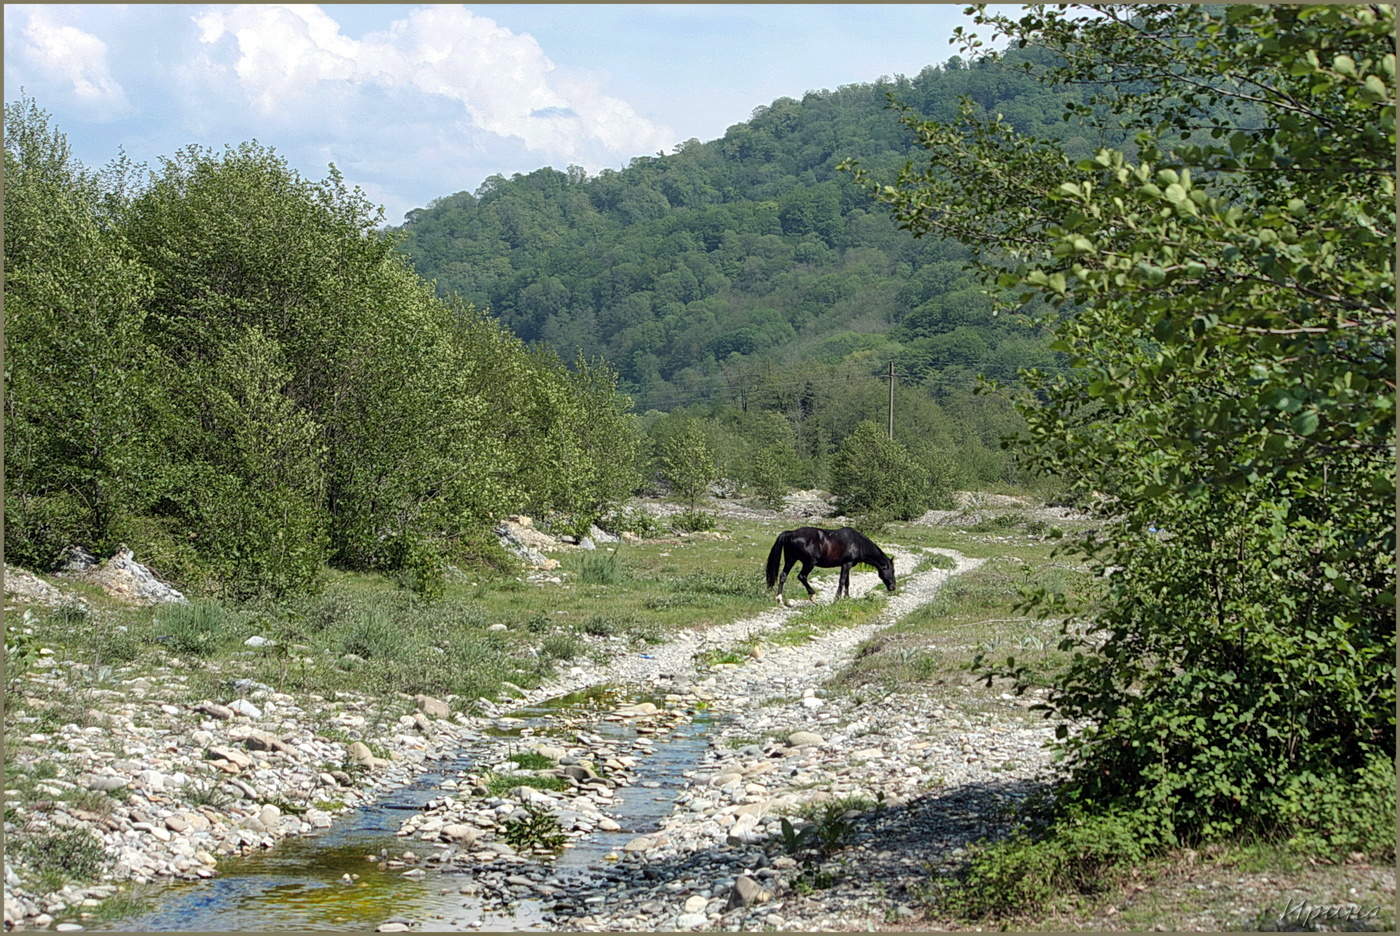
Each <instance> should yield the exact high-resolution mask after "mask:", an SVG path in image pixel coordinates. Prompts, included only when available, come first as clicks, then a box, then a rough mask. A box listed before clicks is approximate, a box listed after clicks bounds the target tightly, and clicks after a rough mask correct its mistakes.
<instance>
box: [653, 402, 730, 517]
mask: <svg viewBox="0 0 1400 936" xmlns="http://www.w3.org/2000/svg"><path fill="white" fill-rule="evenodd" d="M660 463H661V464H660V467H661V476H662V478H664V479H665V481H666V483H667V484H669V485H670V486H671V490H672V491H673V492H674V493H675V494H676V496H677V497H679V498H681V499H682V500H684V501H685V502H686V504H687V506H689V507H690V509H691V510H692V511H694V510H695V509H696V505H697V504H698V503H699V500H700V497H701V496H702V495H703V494H704V493H705V489H706V488H707V487H708V486H709V485H710V483H711V482H713V481H715V480H717V479H718V478H719V471H718V469H717V468H716V467H715V462H714V456H713V455H712V454H711V452H710V446H709V443H708V442H707V441H706V439H705V431H704V428H703V427H702V425H701V424H700V423H699V422H698V421H696V420H692V419H687V420H684V421H683V422H682V423H681V425H680V427H679V428H678V429H677V430H676V431H675V432H674V433H673V434H672V435H671V436H670V438H668V439H666V440H665V441H664V442H663V443H662V446H661V458H660Z"/></svg>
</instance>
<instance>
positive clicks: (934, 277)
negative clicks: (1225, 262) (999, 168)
mask: <svg viewBox="0 0 1400 936" xmlns="http://www.w3.org/2000/svg"><path fill="white" fill-rule="evenodd" d="M1044 55H1045V53H1044V52H1041V51H1037V50H1035V49H1026V50H1021V51H1019V52H1017V53H1015V54H1012V55H1008V56H1007V57H1006V59H1005V60H1004V61H999V62H983V61H978V62H975V63H973V64H970V65H969V64H965V63H964V62H963V61H962V60H961V59H958V58H954V59H951V60H949V61H948V62H947V63H946V64H945V65H943V66H942V67H932V66H931V67H929V68H926V69H924V70H923V71H922V72H920V73H919V75H918V76H917V77H915V78H913V79H907V78H903V77H900V78H897V79H895V80H881V81H878V82H875V83H872V84H859V85H850V86H846V87H843V88H840V89H838V90H835V91H812V92H809V93H808V94H806V95H805V96H804V97H803V98H802V100H800V101H798V100H793V99H791V98H780V99H778V100H776V101H774V102H772V103H771V104H770V105H767V106H762V107H759V108H757V109H756V110H755V111H754V113H753V117H752V119H750V120H748V121H746V122H744V123H740V124H736V125H735V126H733V127H730V128H729V130H728V131H727V132H726V133H725V135H724V137H723V138H721V139H718V140H714V141H710V142H705V143H702V142H700V141H698V140H689V141H687V142H685V143H682V144H680V145H679V146H677V147H676V151H675V152H674V153H673V154H670V155H661V154H658V155H657V156H655V157H641V158H638V159H635V160H633V161H632V163H631V165H630V166H629V167H628V168H626V169H624V170H622V171H613V170H604V171H603V172H602V173H600V174H599V175H597V176H595V177H588V176H587V175H586V174H585V173H584V172H583V171H582V170H581V169H578V168H577V167H574V168H571V169H569V171H567V172H560V171H557V170H555V169H551V168H543V169H539V170H536V171H535V172H532V173H530V174H528V175H523V176H522V175H517V176H514V177H513V178H511V179H505V178H502V177H499V176H494V177H492V178H489V179H487V180H486V182H485V183H484V184H483V185H482V186H481V187H480V188H479V189H478V190H477V191H476V192H475V193H468V192H459V193H458V194H455V195H451V196H448V197H445V198H442V199H440V200H438V201H436V202H435V203H433V204H432V205H431V206H429V207H427V208H424V209H421V210H417V211H414V212H411V213H410V214H409V216H408V219H407V223H406V224H405V225H404V228H403V230H404V232H405V234H406V239H405V241H404V244H403V249H404V250H405V251H406V252H407V253H408V255H409V256H410V257H411V258H412V260H413V263H414V266H415V268H416V269H417V270H418V272H420V273H421V274H422V275H424V276H425V277H428V278H430V279H435V280H436V281H437V285H438V289H439V292H440V293H441V294H443V295H451V294H455V295H459V296H461V297H462V298H463V299H465V300H467V301H469V302H472V303H474V304H476V305H479V306H483V307H487V308H489V309H490V310H491V312H492V313H494V314H495V315H496V316H497V317H499V319H500V320H501V321H502V322H504V323H505V324H506V325H508V326H509V327H510V328H511V329H512V330H513V331H514V332H515V333H516V334H517V335H519V336H520V337H521V338H522V339H524V340H526V341H531V342H534V341H539V342H543V343H545V344H548V345H550V346H552V347H554V348H556V349H558V350H560V351H561V352H562V353H563V355H564V356H565V357H566V358H571V357H572V356H573V355H574V354H575V353H576V352H578V351H582V352H583V353H584V354H586V355H590V356H593V355H601V356H603V357H605V358H606V359H607V360H608V361H609V362H610V363H612V364H613V365H614V366H615V367H616V368H617V369H618V371H619V373H620V375H621V377H622V380H623V384H624V387H626V388H627V389H628V390H630V391H631V392H633V393H634V395H635V396H636V398H637V402H638V406H639V409H648V408H660V409H671V408H674V407H676V406H678V405H683V404H686V403H691V402H695V401H697V400H709V399H713V398H715V397H716V396H719V395H721V393H720V392H718V391H719V390H723V393H722V395H723V396H724V397H725V398H726V399H732V400H733V402H735V403H736V404H741V405H743V404H746V403H747V402H748V401H747V400H741V399H740V394H739V392H738V388H739V387H743V386H749V385H754V384H760V383H763V382H764V378H765V377H771V371H770V370H769V368H770V367H772V366H779V367H781V365H782V364H783V363H785V362H792V361H802V362H804V364H805V365H807V366H808V368H809V370H808V373H809V375H810V374H813V373H817V374H821V375H822V377H824V378H826V379H828V380H829V379H832V378H833V377H837V378H839V377H841V376H848V375H850V374H853V373H855V374H861V373H870V372H871V371H872V370H873V369H874V368H875V367H878V366H880V365H883V364H884V363H885V362H887V361H889V360H891V359H893V360H895V361H896V362H897V365H898V367H899V371H900V374H901V375H902V377H903V379H904V380H905V381H906V382H907V383H911V384H925V385H927V386H928V388H929V389H930V390H932V391H933V393H934V394H935V395H936V396H947V395H948V394H954V393H957V392H958V391H959V390H966V389H967V388H968V387H970V386H971V385H972V383H973V382H974V377H975V375H976V374H977V373H984V374H986V375H987V376H989V377H993V378H998V379H1003V380H1010V379H1015V376H1016V373H1017V370H1018V369H1019V368H1022V367H1027V366H1050V367H1052V366H1054V364H1055V361H1054V358H1053V355H1051V353H1050V352H1049V351H1048V350H1047V347H1046V342H1045V341H1044V339H1043V337H1042V336H1041V335H1040V334H1039V333H1038V332H1037V331H1036V329H1035V328H1034V327H1033V326H1031V325H1029V324H1028V321H1027V318H1026V317H1025V316H1021V315H1015V314H1011V315H1008V314H1006V311H1005V310H1004V311H1003V312H1002V314H1000V315H998V311H997V310H996V309H995V308H994V304H993V302H992V300H991V299H990V298H989V297H988V296H987V295H986V294H985V293H984V292H983V291H982V290H981V289H980V288H979V287H978V285H977V283H976V281H975V280H974V279H972V278H971V277H970V276H969V275H968V274H967V272H966V271H965V268H964V261H965V260H966V259H967V252H966V250H965V248H964V247H963V246H962V245H960V244H958V243H957V242H955V241H949V240H944V239H940V238H936V237H929V238H924V239H921V240H913V239H911V238H909V237H908V235H907V234H905V233H904V232H902V231H900V230H899V229H898V227H897V226H896V224H895V223H894V222H893V221H892V220H891V219H890V218H889V216H888V215H886V214H885V213H883V212H881V211H880V210H879V209H878V207H877V206H875V205H873V204H871V202H870V200H869V198H868V197H867V196H866V195H865V194H864V193H863V192H862V191H861V190H860V189H859V188H858V187H856V186H854V185H852V184H851V182H850V179H849V178H848V177H847V176H846V175H845V174H844V173H841V172H839V171H838V170H837V168H836V167H837V166H838V164H839V163H840V162H841V161H842V160H843V159H846V158H849V157H859V158H860V159H861V161H862V165H864V166H865V167H866V168H867V169H870V170H872V171H874V172H876V173H885V174H887V175H888V176H889V177H890V178H891V180H892V178H893V175H894V173H895V171H896V170H897V168H898V167H900V166H902V165H903V164H904V162H905V161H906V160H908V159H910V158H912V157H913V156H914V155H915V153H916V149H915V147H914V146H913V143H912V138H911V137H910V135H909V134H908V132H907V130H906V129H905V128H904V127H902V126H901V125H900V123H899V121H898V120H897V119H896V115H895V114H894V113H892V112H891V111H890V109H889V108H888V106H887V104H888V97H887V96H888V95H890V94H893V95H894V97H895V98H896V99H898V100H899V101H900V102H902V103H904V104H907V105H909V106H910V107H912V108H913V109H914V110H915V111H917V112H918V113H921V114H924V115H927V116H929V117H932V118H935V119H948V118H951V117H952V116H953V115H954V114H955V113H956V111H957V108H958V104H959V101H960V100H961V99H962V98H964V97H967V98H970V99H971V100H972V101H974V102H975V103H976V105H977V107H978V108H979V109H981V110H983V111H986V112H988V113H1000V114H1002V115H1003V116H1004V117H1005V118H1006V119H1007V120H1008V121H1009V122H1010V123H1011V124H1012V125H1013V126H1014V127H1016V128H1017V129H1018V130H1019V131H1021V132H1023V133H1026V134H1029V135H1032V136H1043V137H1049V138H1053V139H1056V140H1058V141H1060V142H1061V143H1063V145H1064V146H1065V149H1066V150H1067V151H1068V152H1070V153H1072V154H1078V155H1082V156H1087V155H1091V154H1092V152H1093V151H1094V150H1095V149H1096V148H1097V147H1098V146H1099V145H1103V144H1106V143H1119V142H1121V135H1120V137H1119V138H1117V139H1112V140H1110V139H1107V138H1101V137H1103V136H1104V135H1103V133H1101V132H1096V133H1095V134H1094V138H1093V139H1090V138H1087V137H1085V136H1083V134H1084V133H1085V131H1083V130H1082V129H1077V128H1076V127H1075V126H1074V125H1071V124H1067V123H1065V122H1064V121H1063V120H1062V119H1061V116H1062V114H1063V113H1064V110H1065V104H1066V102H1068V101H1072V100H1073V101H1078V100H1079V96H1078V94H1077V92H1073V91H1064V90H1058V89H1047V88H1046V87H1045V86H1044V85H1043V84H1041V83H1038V82H1036V81H1035V80H1033V79H1032V78H1030V77H1027V76H1026V75H1025V74H1023V72H1022V71H1021V69H1020V67H1019V66H1020V65H1022V64H1023V63H1025V62H1027V61H1032V60H1034V59H1037V58H1041V57H1043V56H1044ZM1079 126H1083V125H1082V124H1081V125H1079ZM1110 135H1111V134H1110ZM1010 311H1016V310H1010ZM837 364H842V365H849V366H848V367H845V368H843V369H842V370H841V371H839V372H837V373H835V374H833V373H832V372H830V371H829V370H828V368H829V367H830V365H837ZM731 386H732V387H733V388H734V389H732V391H731V390H730V389H729V387H731Z"/></svg>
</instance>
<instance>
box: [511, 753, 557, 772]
mask: <svg viewBox="0 0 1400 936" xmlns="http://www.w3.org/2000/svg"><path fill="white" fill-rule="evenodd" d="M510 762H511V763H512V764H514V765H515V766H517V767H519V768H520V769H521V770H548V769H549V768H551V767H553V766H554V761H553V760H551V759H550V758H548V757H545V756H544V755H543V754H541V753H540V752H539V751H518V752H516V753H515V754H512V755H511V756H510Z"/></svg>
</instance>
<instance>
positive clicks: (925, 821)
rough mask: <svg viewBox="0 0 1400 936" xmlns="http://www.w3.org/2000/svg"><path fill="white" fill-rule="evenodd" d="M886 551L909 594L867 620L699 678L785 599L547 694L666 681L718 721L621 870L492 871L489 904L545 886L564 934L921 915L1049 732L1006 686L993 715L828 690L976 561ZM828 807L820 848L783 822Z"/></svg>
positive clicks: (861, 577)
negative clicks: (946, 562) (668, 808)
mask: <svg viewBox="0 0 1400 936" xmlns="http://www.w3.org/2000/svg"><path fill="white" fill-rule="evenodd" d="M893 552H894V555H895V557H896V560H895V561H896V568H897V570H898V572H899V574H900V576H901V586H900V590H899V592H898V593H897V594H896V595H894V596H892V597H891V598H890V600H889V601H888V604H887V606H886V607H885V608H884V609H883V610H882V612H881V613H880V614H879V615H878V617H877V618H876V619H875V620H873V621H871V622H870V623H867V624H864V625H860V626H856V627H850V628H842V629H837V630H835V631H832V632H829V633H826V634H823V635H821V636H818V637H817V638H815V639H813V640H811V641H809V642H807V643H804V644H801V645H798V646H781V647H770V648H768V649H767V650H766V652H765V653H763V655H762V656H761V657H760V658H757V659H752V660H750V661H749V662H746V663H744V664H738V665H733V664H722V665H716V666H714V667H711V668H710V671H709V672H708V673H704V672H701V673H698V674H697V671H696V667H695V663H694V660H693V659H692V655H693V654H694V653H696V652H697V651H700V650H703V649H705V648H707V647H725V646H731V645H733V644H734V643H737V642H739V641H743V640H745V639H746V638H749V637H751V636H753V635H761V634H763V633H765V632H772V631H774V630H777V629H779V628H781V627H782V626H783V625H784V624H785V623H786V622H788V621H789V620H790V619H791V618H792V616H793V615H795V614H797V613H799V612H800V608H791V609H779V608H775V609H773V610H772V611H768V612H765V613H764V614H761V615H758V616H756V617H753V618H749V619H746V620H743V621H737V622H734V623H733V624H729V625H725V626H723V627H720V628H715V629H712V630H710V631H707V632H705V633H703V634H683V635H681V637H680V638H678V639H677V640H676V641H674V642H673V643H671V644H669V645H667V646H666V647H663V648H659V649H658V650H657V652H656V653H654V654H652V655H651V656H650V658H646V657H628V658H625V659H622V660H618V661H616V662H614V663H613V664H612V665H610V666H608V667H606V668H603V669H601V670H599V671H596V672H594V673H592V674H588V677H587V678H586V679H585V678H579V677H575V678H574V679H573V680H566V681H562V682H560V683H556V684H554V685H553V686H551V687H549V688H548V689H547V690H544V691H542V692H541V693H540V695H541V696H543V695H545V694H547V693H553V694H557V693H559V692H561V691H567V690H569V689H575V688H578V687H579V685H580V684H582V683H584V682H593V683H597V682H613V683H615V684H623V685H627V686H629V687H630V688H634V689H641V688H643V687H657V688H660V689H664V690H666V691H667V692H668V693H670V694H669V695H668V696H667V698H668V699H671V700H675V702H676V703H678V704H679V703H681V700H686V701H689V700H691V699H693V698H694V697H695V695H696V694H698V695H699V697H700V698H703V699H705V700H707V706H708V707H710V708H711V709H712V710H714V711H717V712H719V713H720V714H722V715H723V716H724V720H723V722H722V724H721V726H720V727H718V728H716V729H715V730H713V731H712V733H711V737H710V745H709V748H708V750H707V751H706V753H705V755H704V758H703V760H702V763H701V765H700V766H699V767H698V768H697V769H694V770H691V771H688V772H687V773H686V783H685V786H684V788H683V789H682V790H681V792H680V793H679V795H678V796H677V798H676V802H675V806H674V808H673V811H672V813H671V815H670V816H669V817H667V818H665V819H664V820H663V821H662V822H661V826H660V828H659V829H657V830H655V831H653V832H649V833H647V834H643V835H639V836H637V837H635V838H633V839H632V840H631V841H629V842H627V844H626V845H625V846H624V847H623V848H621V849H620V850H619V851H618V852H616V853H614V854H612V855H610V856H608V857H609V858H610V859H613V860H614V861H615V862H616V863H615V864H613V865H611V866H604V867H601V868H600V867H594V868H577V867H570V868H567V869H560V870H558V871H554V870H551V869H549V868H548V867H547V866H539V867H536V868H534V869H529V870H527V872H526V873H525V874H520V873H517V874H515V875H514V876H513V877H511V878H505V877H503V876H502V875H500V874H494V873H493V872H490V871H488V873H487V874H486V876H485V877H484V878H481V879H480V881H481V883H482V884H483V886H484V888H485V890H486V891H487V896H488V897H489V898H491V900H490V902H491V903H492V905H493V906H496V907H498V908H501V909H503V910H508V908H510V907H511V906H512V901H513V900H515V899H518V898H529V899H531V900H538V899H539V897H538V895H540V894H543V895H547V897H546V898H545V899H544V900H543V906H542V910H543V917H542V919H541V920H540V923H541V924H542V925H543V926H546V927H549V928H557V929H566V930H636V931H655V930H689V929H730V930H737V929H743V930H748V929H762V928H777V929H798V930H814V929H822V930H848V929H867V928H871V927H877V926H882V925H885V924H899V923H901V922H903V921H906V920H910V919H912V918H913V917H915V916H916V915H917V914H918V912H919V911H918V910H917V909H916V905H917V904H919V903H920V901H921V891H922V890H923V889H924V888H926V887H927V886H928V885H929V883H930V881H931V873H932V871H933V870H935V869H938V868H947V867H951V866H952V865H953V864H955V863H956V862H957V859H958V857H959V855H960V854H961V849H962V848H963V847H964V846H965V845H966V844H967V843H968V842H970V841H972V840H975V839H977V838H980V837H982V836H984V835H987V834H990V833H994V832H996V831H997V829H998V828H999V824H1000V823H1001V821H1002V820H1001V819H1000V817H1002V816H1004V815H1005V814H1006V810H1007V807H1008V806H1011V805H1013V804H1015V803H1016V802H1017V801H1019V800H1020V799H1021V798H1022V797H1024V796H1025V795H1026V794H1027V793H1028V792H1029V791H1030V790H1031V789H1033V788H1034V787H1035V785H1036V783H1037V782H1038V778H1039V777H1040V776H1041V775H1042V774H1043V772H1044V770H1045V769H1046V768H1047V766H1048V764H1049V754H1048V752H1047V751H1046V750H1045V748H1044V743H1045V741H1046V740H1048V738H1049V737H1050V731H1049V730H1048V729H1047V728H1046V727H1045V726H1044V725H1042V724H1040V723H1038V722H1037V721H1034V720H1031V719H1028V718H1027V717H1026V715H1025V713H1024V707H1025V706H1027V705H1029V704H1030V702H1031V700H1029V699H1026V700H1021V699H1011V698H1009V697H1003V698H1002V699H1000V700H997V702H998V707H995V708H994V709H993V710H990V711H989V710H987V709H986V707H985V706H978V707H977V708H976V709H975V710H973V709H972V708H971V707H967V708H964V707H962V706H958V705H947V704H943V703H940V702H938V701H937V700H935V699H933V698H930V697H926V696H924V695H921V694H919V693H907V694H906V693H899V694H891V695H889V696H887V697H885V698H883V699H861V698H858V697H855V696H852V695H847V694H829V693H828V692H827V691H826V689H825V688H823V684H824V683H825V682H826V681H827V679H828V678H829V677H830V676H831V675H832V674H833V673H834V672H836V671H837V670H839V668H840V667H841V666H842V665H843V664H844V663H845V662H846V661H847V660H849V659H850V658H851V656H852V655H853V654H854V653H855V651H856V649H857V648H858V647H859V645H860V644H861V642H862V641H864V640H866V639H867V638H869V637H870V636H872V635H873V634H875V633H876V632H878V631H879V630H881V629H883V628H885V627H887V626H889V625H890V624H892V623H894V622H895V621H897V620H899V619H900V618H901V617H903V616H904V615H906V614H908V613H909V612H911V611H913V610H914V609H916V608H918V607H920V606H921V605H923V604H925V603H926V602H928V601H929V600H931V599H932V598H933V596H934V595H935V594H936V593H937V591H938V589H939V588H940V587H941V586H942V585H943V584H944V583H945V582H946V581H947V580H948V578H950V577H951V576H952V575H956V574H960V573H962V572H965V571H968V570H970V569H973V568H976V567H977V566H978V565H980V564H981V562H982V561H983V560H980V559H968V558H966V557H963V556H961V555H960V554H957V553H954V552H952V551H947V550H938V552H941V553H943V554H944V555H947V556H949V557H951V558H953V559H954V561H955V563H956V566H955V568H954V569H952V570H946V571H945V570H940V569H930V570H927V571H924V572H922V573H920V574H919V575H917V576H912V577H911V576H909V574H908V573H909V570H910V569H912V567H913V566H914V565H915V564H916V562H917V561H918V559H919V558H920V556H919V554H916V553H911V552H909V551H906V550H900V549H896V550H893ZM876 587H879V582H878V579H877V578H876V576H875V575H874V573H859V574H856V575H853V576H852V594H853V595H856V596H857V597H859V596H860V595H862V594H864V593H865V592H867V591H868V590H869V589H871V588H876ZM820 600H823V601H829V600H830V595H829V593H828V594H823V595H821V596H820ZM833 802H837V803H840V806H838V807H833V808H834V809H835V812H834V813H833V817H834V824H836V825H844V826H845V827H846V828H845V832H844V835H843V846H844V847H840V848H836V849H833V850H832V853H831V854H829V855H827V856H826V857H825V858H822V857H819V856H818V855H817V854H816V853H815V852H803V851H801V850H793V849H790V848H788V847H787V846H785V845H784V844H783V841H782V832H781V823H782V819H783V817H784V816H788V817H789V821H790V822H792V823H793V824H794V828H795V829H797V830H800V829H801V828H803V826H804V824H805V823H804V819H803V818H802V816H803V815H804V811H805V814H806V815H808V816H810V815H811V814H812V811H813V810H820V809H821V808H823V806H822V804H825V803H833ZM829 827H830V823H829ZM482 870H486V869H482ZM512 880H513V881H514V883H513V884H509V883H507V882H508V881H512ZM495 881H500V882H501V883H500V885H499V886H498V887H493V882H495ZM527 881H529V882H530V883H529V884H527V883H526V882H527Z"/></svg>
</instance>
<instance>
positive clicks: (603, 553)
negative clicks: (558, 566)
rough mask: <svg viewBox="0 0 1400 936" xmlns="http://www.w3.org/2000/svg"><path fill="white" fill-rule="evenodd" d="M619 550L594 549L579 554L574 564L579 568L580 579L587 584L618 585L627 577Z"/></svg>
mask: <svg viewBox="0 0 1400 936" xmlns="http://www.w3.org/2000/svg"><path fill="white" fill-rule="evenodd" d="M617 554H618V550H616V549H613V550H603V549H594V550H588V551H584V552H581V553H579V554H578V558H577V559H575V560H574V562H573V563H572V565H573V566H574V568H575V569H577V570H578V577H579V581H580V582H583V583H584V584H585V585H616V584H617V583H618V582H621V581H623V580H624V579H626V577H627V570H626V568H625V567H623V566H622V564H621V563H620V562H619V561H618V557H617Z"/></svg>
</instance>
